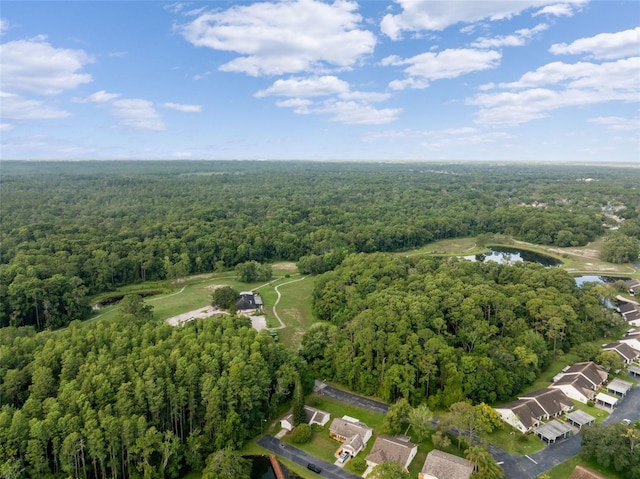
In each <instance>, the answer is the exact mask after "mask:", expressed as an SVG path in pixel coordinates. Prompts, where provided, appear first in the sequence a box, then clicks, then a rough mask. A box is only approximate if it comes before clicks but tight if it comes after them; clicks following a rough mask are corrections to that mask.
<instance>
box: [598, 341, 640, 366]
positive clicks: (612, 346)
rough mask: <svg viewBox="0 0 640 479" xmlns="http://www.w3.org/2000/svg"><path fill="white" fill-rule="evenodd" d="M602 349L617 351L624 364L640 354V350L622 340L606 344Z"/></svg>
mask: <svg viewBox="0 0 640 479" xmlns="http://www.w3.org/2000/svg"><path fill="white" fill-rule="evenodd" d="M602 349H603V350H605V351H614V352H616V353H617V354H618V356H620V359H621V360H622V362H623V363H624V364H630V363H632V362H633V361H634V360H635V359H636V358H637V357H638V356H640V351H636V350H635V349H633V348H632V347H631V346H629V345H628V344H627V343H623V342H621V341H616V342H614V343H609V344H605V345H604V346H602Z"/></svg>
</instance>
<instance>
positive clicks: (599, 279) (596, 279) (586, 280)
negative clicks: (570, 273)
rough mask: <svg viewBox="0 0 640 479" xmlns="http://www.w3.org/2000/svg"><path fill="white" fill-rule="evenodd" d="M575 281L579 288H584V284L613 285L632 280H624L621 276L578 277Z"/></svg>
mask: <svg viewBox="0 0 640 479" xmlns="http://www.w3.org/2000/svg"><path fill="white" fill-rule="evenodd" d="M574 279H575V280H576V284H577V285H578V286H582V285H583V284H584V283H600V284H604V283H607V284H611V283H615V282H616V281H629V279H631V278H622V277H620V276H576V277H575V278H574Z"/></svg>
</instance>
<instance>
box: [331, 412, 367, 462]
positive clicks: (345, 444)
mask: <svg viewBox="0 0 640 479" xmlns="http://www.w3.org/2000/svg"><path fill="white" fill-rule="evenodd" d="M372 435H373V429H371V428H370V427H369V426H367V425H366V424H365V423H363V422H360V421H358V420H357V419H355V418H352V417H349V416H343V417H342V418H335V419H334V420H333V422H332V423H331V426H329V437H331V438H332V439H335V440H336V441H338V442H341V443H342V451H346V452H348V453H349V454H350V455H351V457H355V456H356V454H358V453H359V452H360V451H362V450H363V449H364V448H365V447H367V442H368V441H369V439H371V436H372Z"/></svg>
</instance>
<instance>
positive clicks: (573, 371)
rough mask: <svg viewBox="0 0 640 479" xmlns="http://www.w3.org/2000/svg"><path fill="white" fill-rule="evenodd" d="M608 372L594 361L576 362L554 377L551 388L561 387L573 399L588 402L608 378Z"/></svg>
mask: <svg viewBox="0 0 640 479" xmlns="http://www.w3.org/2000/svg"><path fill="white" fill-rule="evenodd" d="M607 377H608V374H607V372H606V371H605V370H604V369H603V368H601V367H600V366H598V365H597V364H596V363H594V362H593V361H586V362H582V363H576V364H574V365H573V366H571V367H569V368H567V369H566V370H565V371H564V372H563V373H562V374H559V375H558V376H556V378H554V383H553V384H551V386H549V387H551V388H553V389H560V390H561V391H562V392H564V393H565V394H566V395H567V396H569V397H570V398H571V399H575V400H576V401H580V402H581V403H585V404H586V403H587V401H591V400H593V398H594V396H595V392H596V390H597V389H598V388H599V387H601V386H602V385H603V384H604V382H605V381H606V380H607Z"/></svg>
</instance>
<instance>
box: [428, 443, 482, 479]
mask: <svg viewBox="0 0 640 479" xmlns="http://www.w3.org/2000/svg"><path fill="white" fill-rule="evenodd" d="M471 473H473V466H472V465H471V463H470V462H469V461H467V460H466V459H462V458H461V457H458V456H454V455H453V454H448V453H446V452H443V451H439V450H438V449H434V450H432V451H431V452H430V453H429V454H427V459H426V460H425V461H424V466H423V467H422V471H421V472H420V473H419V474H418V479H469V478H470V477H471Z"/></svg>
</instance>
